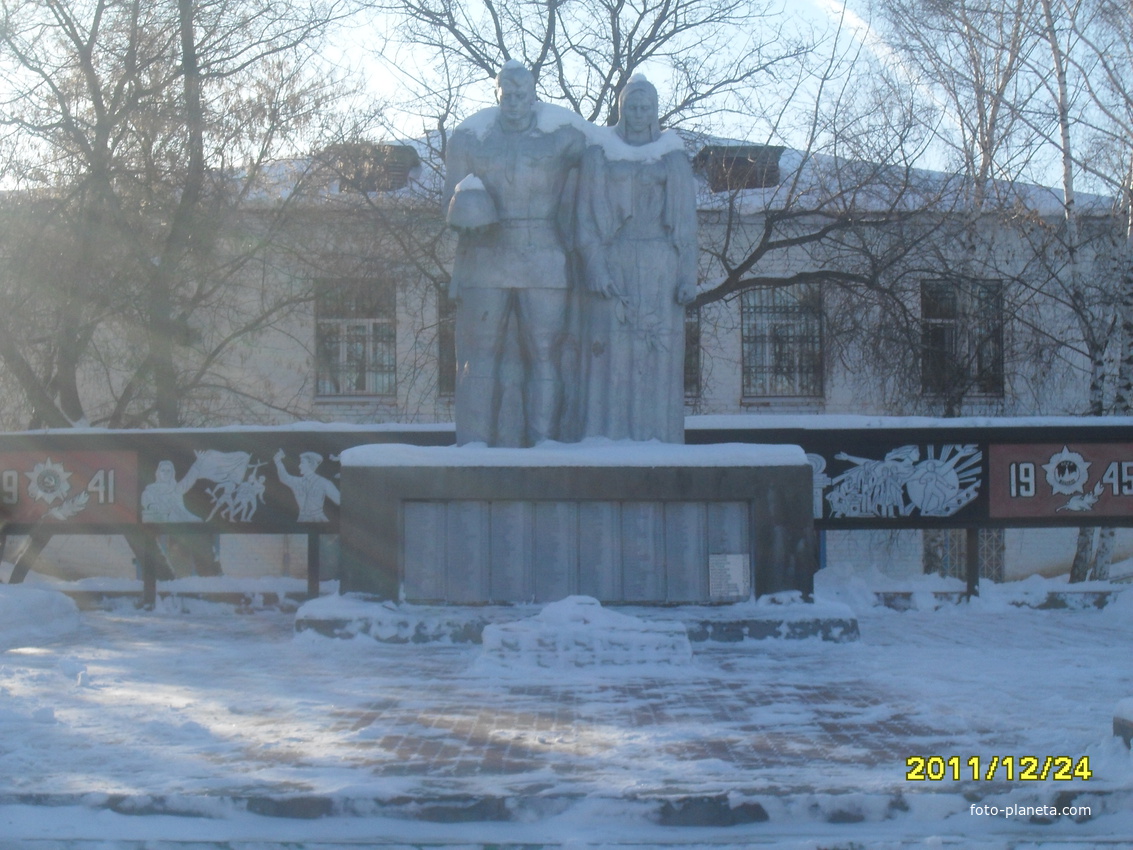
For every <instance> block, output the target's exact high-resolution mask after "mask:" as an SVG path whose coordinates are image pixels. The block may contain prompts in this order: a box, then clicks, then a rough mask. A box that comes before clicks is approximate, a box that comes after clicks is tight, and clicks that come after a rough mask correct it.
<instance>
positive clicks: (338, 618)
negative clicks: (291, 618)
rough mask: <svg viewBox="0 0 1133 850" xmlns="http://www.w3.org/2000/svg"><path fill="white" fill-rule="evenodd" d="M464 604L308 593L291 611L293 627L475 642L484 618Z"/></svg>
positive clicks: (403, 639) (394, 639) (380, 637)
mask: <svg viewBox="0 0 1133 850" xmlns="http://www.w3.org/2000/svg"><path fill="white" fill-rule="evenodd" d="M469 611H470V609H467V608H464V607H463V606H459V605H457V606H445V605H439V606H429V605H422V606H418V605H409V604H397V603H395V602H389V601H385V602H377V601H374V600H372V599H367V598H365V597H363V596H360V595H355V594H350V593H347V594H344V595H341V596H339V595H337V594H331V595H326V596H320V597H319V598H318V599H311V600H309V601H307V602H304V603H303V604H302V605H301V606H299V610H298V611H297V612H296V614H295V631H296V632H297V633H306V632H317V633H319V634H323V635H326V636H328V637H329V636H332V635H333V636H334V637H340V638H353V637H359V636H363V635H364V636H367V637H371V638H373V639H374V640H377V641H381V642H383V643H432V642H440V643H475V642H477V641H478V636H479V633H480V630H481V629H483V628H484V625H485V622H486V620H485V619H484V618H483V617H482V616H479V615H477V614H475V613H471V614H470V613H469Z"/></svg>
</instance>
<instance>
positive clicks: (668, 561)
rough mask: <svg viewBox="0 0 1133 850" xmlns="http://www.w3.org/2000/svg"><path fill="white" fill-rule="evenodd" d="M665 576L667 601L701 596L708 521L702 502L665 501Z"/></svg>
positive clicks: (701, 598)
mask: <svg viewBox="0 0 1133 850" xmlns="http://www.w3.org/2000/svg"><path fill="white" fill-rule="evenodd" d="M664 507H665V578H666V586H665V590H666V598H667V600H668V601H669V602H699V601H702V600H703V599H704V592H705V588H704V585H705V582H706V576H707V573H708V530H707V526H708V522H707V512H706V510H705V506H704V504H703V503H699V502H667V503H665V506H664Z"/></svg>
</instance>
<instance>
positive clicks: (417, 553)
mask: <svg viewBox="0 0 1133 850" xmlns="http://www.w3.org/2000/svg"><path fill="white" fill-rule="evenodd" d="M402 523H403V528H404V533H403V534H402V536H401V539H402V541H403V558H404V560H403V561H402V563H403V564H404V569H405V598H406V599H415V600H422V601H425V600H431V601H443V600H444V598H445V571H444V565H445V563H446V560H447V558H446V556H445V533H444V529H445V504H444V503H443V502H405V503H404V504H403V509H402Z"/></svg>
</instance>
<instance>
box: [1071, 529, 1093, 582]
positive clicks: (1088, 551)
mask: <svg viewBox="0 0 1133 850" xmlns="http://www.w3.org/2000/svg"><path fill="white" fill-rule="evenodd" d="M1093 552H1094V530H1093V529H1092V528H1079V529H1078V545H1077V546H1076V547H1075V549H1074V563H1072V564H1071V565H1070V583H1071V584H1077V583H1078V582H1080V581H1085V580H1086V579H1088V578H1089V577H1090V563H1091V561H1092V560H1093Z"/></svg>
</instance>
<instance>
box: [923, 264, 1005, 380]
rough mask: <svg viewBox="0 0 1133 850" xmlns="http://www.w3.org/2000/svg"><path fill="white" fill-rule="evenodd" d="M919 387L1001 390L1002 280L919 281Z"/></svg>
mask: <svg viewBox="0 0 1133 850" xmlns="http://www.w3.org/2000/svg"><path fill="white" fill-rule="evenodd" d="M921 321H922V325H921V387H922V389H923V390H924V392H926V393H929V394H931V395H939V396H948V397H951V398H962V397H963V396H964V395H967V394H969V393H975V394H978V395H989V396H1002V395H1003V384H1004V380H1003V283H1002V281H998V280H964V281H957V280H926V281H924V282H922V284H921Z"/></svg>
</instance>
